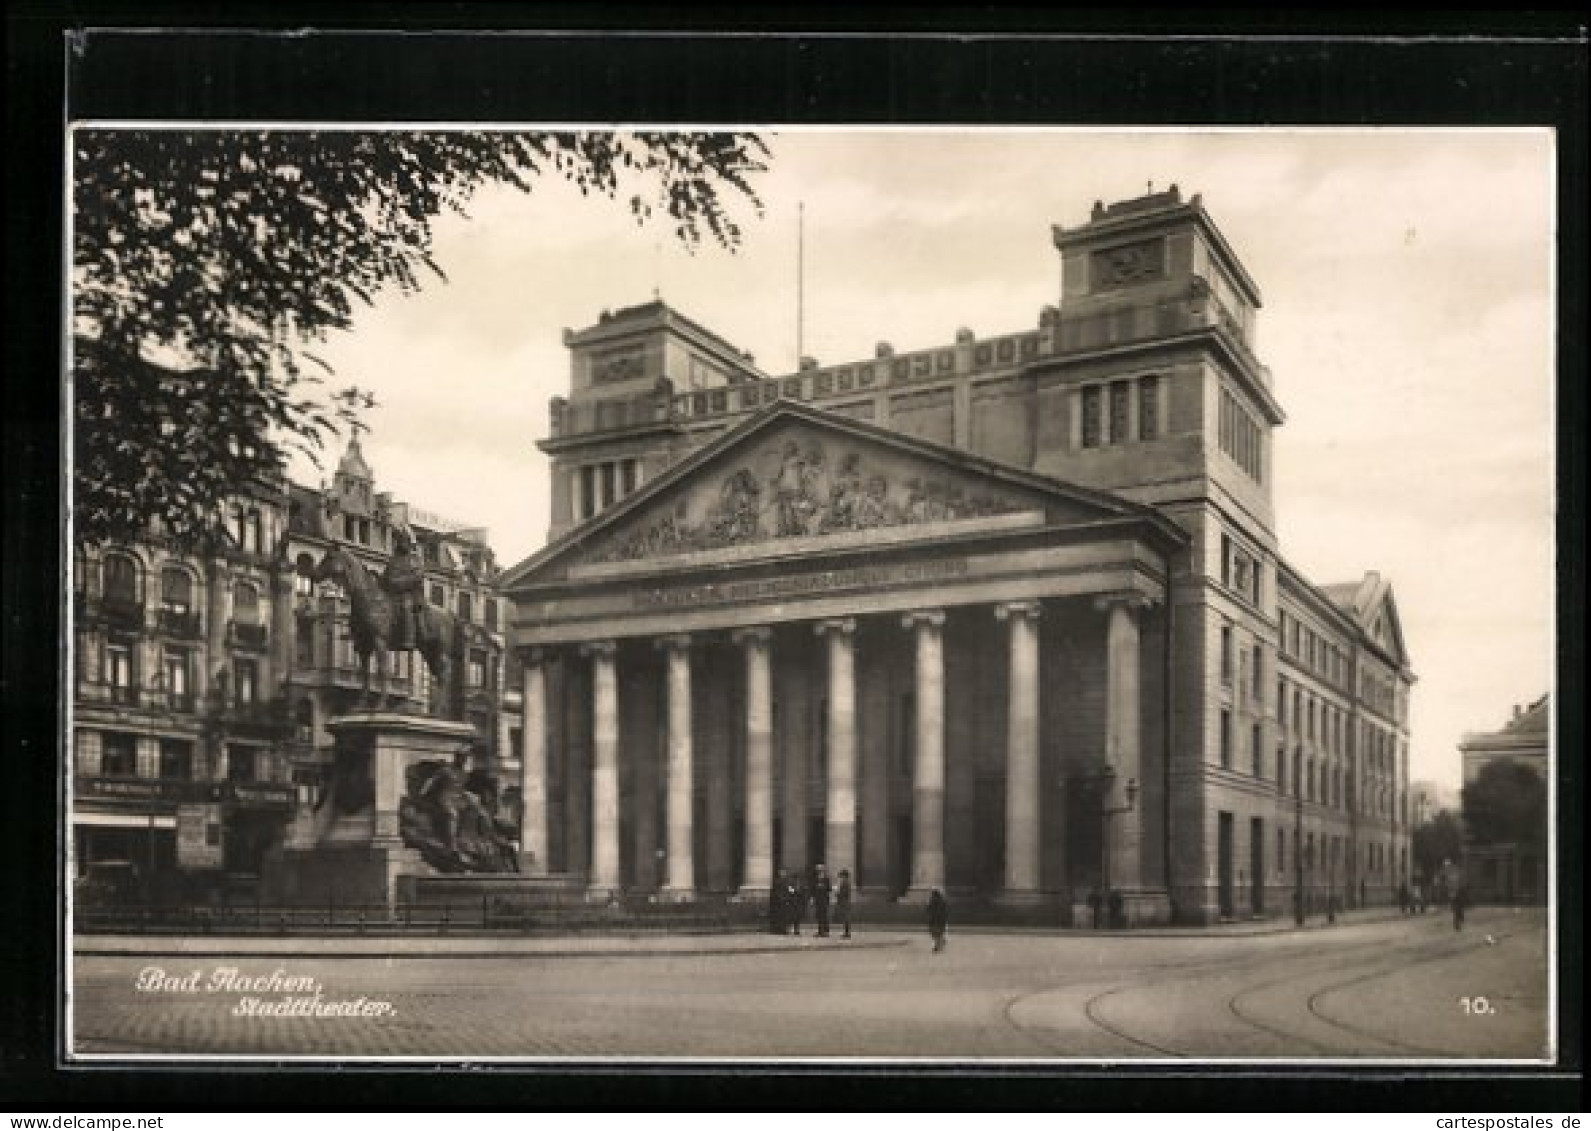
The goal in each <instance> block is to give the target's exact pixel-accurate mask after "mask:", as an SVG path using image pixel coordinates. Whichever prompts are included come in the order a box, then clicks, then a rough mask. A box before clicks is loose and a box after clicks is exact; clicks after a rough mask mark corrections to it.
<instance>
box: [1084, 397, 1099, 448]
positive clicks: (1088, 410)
mask: <svg viewBox="0 0 1591 1131" xmlns="http://www.w3.org/2000/svg"><path fill="white" fill-rule="evenodd" d="M1099 399H1100V397H1099V386H1098V385H1090V386H1089V387H1088V388H1086V389H1084V390H1083V447H1085V448H1097V447H1099V411H1100V406H1099Z"/></svg>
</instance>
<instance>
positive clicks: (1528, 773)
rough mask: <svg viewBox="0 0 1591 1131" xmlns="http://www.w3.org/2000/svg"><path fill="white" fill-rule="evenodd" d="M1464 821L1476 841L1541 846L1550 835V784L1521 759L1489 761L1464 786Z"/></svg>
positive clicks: (1480, 842) (1478, 842) (1479, 842)
mask: <svg viewBox="0 0 1591 1131" xmlns="http://www.w3.org/2000/svg"><path fill="white" fill-rule="evenodd" d="M1464 823H1465V824H1466V825H1468V826H1469V832H1470V835H1471V836H1472V837H1474V839H1475V842H1476V843H1477V844H1509V843H1512V844H1519V845H1525V846H1539V845H1541V844H1542V843H1544V842H1545V840H1546V836H1547V785H1546V783H1545V782H1543V781H1542V780H1541V775H1540V774H1538V773H1537V772H1536V771H1535V770H1534V769H1532V768H1531V767H1530V766H1527V765H1525V764H1524V763H1522V762H1512V761H1496V762H1488V763H1487V764H1486V765H1485V766H1483V767H1482V768H1481V771H1480V773H1479V774H1477V775H1476V777H1475V780H1474V781H1472V782H1470V783H1469V784H1468V785H1466V786H1465V787H1464Z"/></svg>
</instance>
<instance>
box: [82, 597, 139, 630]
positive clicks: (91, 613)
mask: <svg viewBox="0 0 1591 1131" xmlns="http://www.w3.org/2000/svg"><path fill="white" fill-rule="evenodd" d="M72 612H73V615H74V616H75V617H76V618H77V619H78V620H81V621H92V622H96V623H99V624H103V625H106V626H107V627H109V628H114V629H120V630H121V631H123V632H142V631H143V630H144V605H143V602H142V601H137V600H128V599H127V598H125V597H104V596H100V595H98V594H90V593H86V592H82V591H79V592H76V593H74V594H73V595H72Z"/></svg>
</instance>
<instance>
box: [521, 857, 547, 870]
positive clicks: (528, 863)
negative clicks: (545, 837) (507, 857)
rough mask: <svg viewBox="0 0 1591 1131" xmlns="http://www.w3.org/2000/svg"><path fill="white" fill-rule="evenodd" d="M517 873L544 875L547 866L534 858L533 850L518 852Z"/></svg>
mask: <svg viewBox="0 0 1591 1131" xmlns="http://www.w3.org/2000/svg"><path fill="white" fill-rule="evenodd" d="M519 874H520V875H522V876H545V875H546V874H547V868H546V866H545V865H543V864H542V863H541V862H540V861H539V860H537V859H536V854H535V853H534V852H521V853H519Z"/></svg>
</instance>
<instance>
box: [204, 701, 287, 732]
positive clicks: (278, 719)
mask: <svg viewBox="0 0 1591 1131" xmlns="http://www.w3.org/2000/svg"><path fill="white" fill-rule="evenodd" d="M217 714H218V715H219V716H220V718H221V720H222V721H223V722H227V723H232V724H235V725H241V726H253V727H285V726H286V725H287V700H286V699H247V700H245V699H238V698H237V697H236V696H227V697H225V698H223V699H221V700H220V703H219V705H218V707H217Z"/></svg>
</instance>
